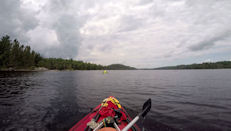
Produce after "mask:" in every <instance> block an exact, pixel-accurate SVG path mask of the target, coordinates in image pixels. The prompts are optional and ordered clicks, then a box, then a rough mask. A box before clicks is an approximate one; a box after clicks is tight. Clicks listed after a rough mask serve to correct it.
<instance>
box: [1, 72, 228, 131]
mask: <svg viewBox="0 0 231 131" xmlns="http://www.w3.org/2000/svg"><path fill="white" fill-rule="evenodd" d="M108 96H115V97H116V98H118V100H119V101H120V103H121V104H122V106H124V107H125V108H126V109H127V110H128V113H129V114H131V116H135V114H137V113H138V112H139V111H140V110H141V108H142V104H143V102H144V101H145V100H147V99H148V98H151V99H152V109H151V111H150V112H149V114H148V115H147V117H146V119H145V120H144V127H145V128H146V129H147V130H162V131H164V130H173V129H172V128H174V129H176V130H187V131H195V130H197V131H204V130H213V131H216V130H217V131H220V130H222V131H228V130H231V70H135V71H109V73H108V74H103V72H102V71H46V72H16V73H12V72H11V73H9V72H0V130H35V129H38V130H60V131H62V130H67V129H69V128H71V127H72V126H73V125H74V124H75V123H76V122H78V121H79V120H80V119H81V118H82V117H84V115H86V114H87V113H88V112H89V111H90V109H91V108H94V107H95V106H97V105H98V104H99V103H100V102H101V101H102V100H103V99H104V98H106V97H108ZM139 123H140V122H139Z"/></svg>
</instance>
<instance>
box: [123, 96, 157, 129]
mask: <svg viewBox="0 0 231 131" xmlns="http://www.w3.org/2000/svg"><path fill="white" fill-rule="evenodd" d="M151 107H152V100H151V99H150V98H149V99H148V100H147V101H146V102H145V103H144V105H143V110H142V112H140V113H139V114H138V115H137V116H136V117H135V118H134V119H133V120H132V121H131V122H130V123H129V124H128V125H127V126H126V127H124V129H123V130H122V131H127V130H129V129H130V128H131V127H132V126H133V125H134V124H135V123H136V122H137V121H138V120H139V118H140V116H142V117H143V118H144V117H145V116H146V115H147V113H148V112H149V111H150V109H151Z"/></svg>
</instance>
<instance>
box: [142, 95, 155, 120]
mask: <svg viewBox="0 0 231 131" xmlns="http://www.w3.org/2000/svg"><path fill="white" fill-rule="evenodd" d="M151 107H152V100H151V99H150V98H149V99H148V100H147V101H146V102H145V103H144V105H143V111H142V114H141V115H142V117H145V116H146V115H147V113H148V112H149V111H150V109H151Z"/></svg>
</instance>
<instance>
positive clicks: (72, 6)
mask: <svg viewBox="0 0 231 131" xmlns="http://www.w3.org/2000/svg"><path fill="white" fill-rule="evenodd" d="M0 21H1V23H0V36H3V35H6V34H8V35H10V36H11V38H12V39H14V38H17V39H18V40H19V41H20V42H21V43H22V44H24V45H30V46H31V47H32V48H33V49H34V50H35V51H38V52H39V53H41V54H42V55H43V56H45V57H62V58H73V59H76V60H83V61H87V62H92V63H97V64H103V65H108V64H112V63H122V64H126V65H129V66H134V67H138V68H145V67H149V68H150V67H159V66H167V65H177V64H189V63H201V62H210V61H211V62H212V61H220V60H231V0H1V2H0Z"/></svg>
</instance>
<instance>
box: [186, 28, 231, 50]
mask: <svg viewBox="0 0 231 131" xmlns="http://www.w3.org/2000/svg"><path fill="white" fill-rule="evenodd" d="M230 36H231V32H230V31H229V32H223V33H221V34H220V35H216V36H214V37H211V38H207V39H204V40H203V41H201V42H199V43H197V44H194V45H192V46H190V47H189V50H191V51H201V50H206V49H209V48H212V47H214V46H215V44H216V42H218V41H222V40H224V39H226V38H228V37H230Z"/></svg>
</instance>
